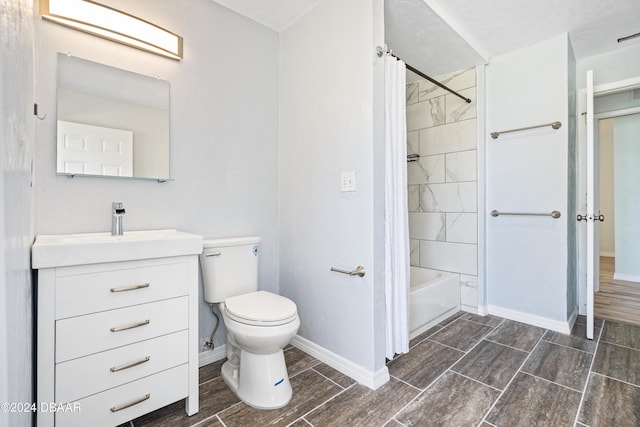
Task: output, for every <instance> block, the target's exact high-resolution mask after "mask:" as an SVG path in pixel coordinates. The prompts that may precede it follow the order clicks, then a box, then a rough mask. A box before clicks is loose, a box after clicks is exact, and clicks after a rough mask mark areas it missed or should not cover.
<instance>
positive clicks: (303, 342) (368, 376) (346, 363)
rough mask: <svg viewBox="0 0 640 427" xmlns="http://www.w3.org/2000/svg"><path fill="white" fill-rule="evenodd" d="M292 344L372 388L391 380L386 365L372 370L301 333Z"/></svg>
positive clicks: (374, 388)
mask: <svg viewBox="0 0 640 427" xmlns="http://www.w3.org/2000/svg"><path fill="white" fill-rule="evenodd" d="M291 344H292V345H293V346H294V347H296V348H299V349H300V350H302V351H304V352H305V353H307V354H309V355H311V356H313V357H315V358H316V359H318V360H320V361H321V362H324V363H326V364H327V365H329V366H331V367H332V368H333V369H335V370H337V371H340V372H342V373H343V374H345V375H346V376H348V377H350V378H353V379H354V380H356V381H357V382H359V383H360V384H362V385H364V386H367V387H369V388H370V389H372V390H376V389H377V388H379V387H380V386H382V385H383V384H385V383H386V382H387V381H389V370H388V369H387V367H386V366H384V367H383V368H381V369H379V370H378V371H376V372H373V371H370V370H368V369H365V368H363V367H362V366H360V365H357V364H355V363H353V362H352V361H350V360H348V359H346V358H344V357H342V356H340V355H338V354H336V353H334V352H332V351H330V350H327V349H326V348H324V347H321V346H319V345H318V344H316V343H314V342H313V341H310V340H308V339H306V338H303V337H301V336H300V335H296V336H295V337H294V338H293V341H292V342H291Z"/></svg>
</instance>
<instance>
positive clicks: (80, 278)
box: [55, 262, 189, 319]
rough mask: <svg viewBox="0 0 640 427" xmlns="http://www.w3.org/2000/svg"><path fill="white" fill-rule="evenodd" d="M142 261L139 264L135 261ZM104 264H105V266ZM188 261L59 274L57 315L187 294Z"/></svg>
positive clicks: (70, 315)
mask: <svg viewBox="0 0 640 427" xmlns="http://www.w3.org/2000/svg"><path fill="white" fill-rule="evenodd" d="M133 265H136V266H137V265H139V264H133ZM103 268H104V267H103ZM188 277H189V275H188V265H187V263H186V262H174V263H169V264H167V263H165V264H159V265H151V266H144V267H139V266H138V267H133V266H132V267H130V268H122V264H120V268H118V269H114V270H111V271H99V272H95V273H83V274H75V275H69V276H61V277H57V278H56V306H55V307H56V314H55V316H56V319H64V318H67V317H73V316H80V315H83V314H89V313H95V312H98V311H105V310H111V309H114V308H120V307H126V306H131V305H135V304H142V303H146V302H151V301H157V300H161V299H167V298H173V297H177V296H182V295H187V294H188V293H189V289H188Z"/></svg>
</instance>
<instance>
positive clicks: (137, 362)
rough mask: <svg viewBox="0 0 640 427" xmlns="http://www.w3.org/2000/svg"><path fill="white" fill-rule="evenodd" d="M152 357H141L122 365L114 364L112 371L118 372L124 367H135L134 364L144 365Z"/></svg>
mask: <svg viewBox="0 0 640 427" xmlns="http://www.w3.org/2000/svg"><path fill="white" fill-rule="evenodd" d="M150 359H151V356H147V357H145V358H144V359H140V360H138V361H136V362H131V363H127V364H125V365H120V366H114V367H113V368H111V372H118V371H122V370H124V369H129V368H133V367H134V366H138V365H142V364H143V363H145V362H148V361H149V360H150Z"/></svg>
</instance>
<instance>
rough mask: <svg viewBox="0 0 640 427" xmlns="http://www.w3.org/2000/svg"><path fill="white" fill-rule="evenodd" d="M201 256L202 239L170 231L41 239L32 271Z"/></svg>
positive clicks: (83, 234)
mask: <svg viewBox="0 0 640 427" xmlns="http://www.w3.org/2000/svg"><path fill="white" fill-rule="evenodd" d="M201 252H202V236H198V235H196V234H190V233H184V232H181V231H177V230H173V229H168V230H140V231H125V232H124V234H123V235H122V236H112V235H111V233H80V234H59V235H40V236H37V237H36V241H35V243H34V244H33V247H32V250H31V256H32V260H31V264H32V267H33V268H49V267H64V266H70V265H83V264H95V263H103V262H117V261H129V260H136V259H147V258H163V257H170V256H179V255H194V254H199V253H201Z"/></svg>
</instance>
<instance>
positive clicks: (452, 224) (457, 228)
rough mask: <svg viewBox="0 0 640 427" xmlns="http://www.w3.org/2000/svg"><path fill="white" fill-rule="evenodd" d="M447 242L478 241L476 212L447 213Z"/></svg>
mask: <svg viewBox="0 0 640 427" xmlns="http://www.w3.org/2000/svg"><path fill="white" fill-rule="evenodd" d="M446 232H447V234H446V237H447V239H446V240H447V242H455V243H474V244H475V243H478V214H476V213H458V212H456V213H447V214H446Z"/></svg>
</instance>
